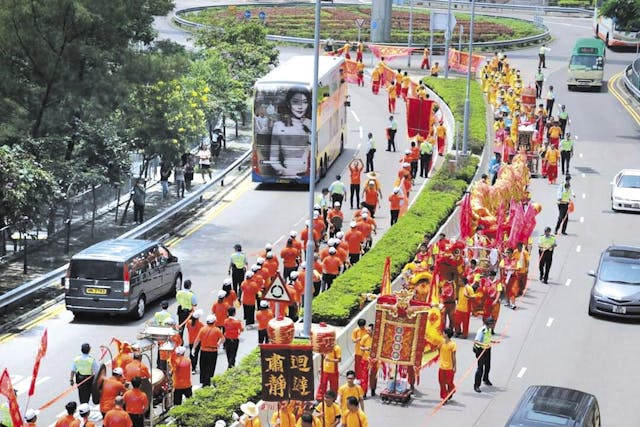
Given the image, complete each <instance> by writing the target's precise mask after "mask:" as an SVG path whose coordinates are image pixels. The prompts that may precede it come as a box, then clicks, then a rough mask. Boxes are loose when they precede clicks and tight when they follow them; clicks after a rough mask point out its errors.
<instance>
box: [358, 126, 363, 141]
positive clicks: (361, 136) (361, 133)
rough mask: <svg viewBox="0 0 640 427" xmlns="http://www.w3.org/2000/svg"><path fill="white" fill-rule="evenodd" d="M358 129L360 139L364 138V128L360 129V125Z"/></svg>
mask: <svg viewBox="0 0 640 427" xmlns="http://www.w3.org/2000/svg"><path fill="white" fill-rule="evenodd" d="M359 131H360V139H362V138H364V130H362V126H360V128H359Z"/></svg>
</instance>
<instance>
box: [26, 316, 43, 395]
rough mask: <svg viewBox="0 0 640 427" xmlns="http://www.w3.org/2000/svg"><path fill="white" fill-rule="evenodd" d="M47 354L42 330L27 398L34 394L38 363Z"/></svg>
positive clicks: (38, 369)
mask: <svg viewBox="0 0 640 427" xmlns="http://www.w3.org/2000/svg"><path fill="white" fill-rule="evenodd" d="M45 354H47V330H46V329H45V330H44V333H43V334H42V338H41V339H40V347H38V354H37V355H36V362H35V363H34V364H33V372H32V374H31V385H30V386H29V393H28V395H29V397H31V396H33V395H34V393H35V392H36V378H38V371H40V361H41V360H42V358H43V357H44V355H45Z"/></svg>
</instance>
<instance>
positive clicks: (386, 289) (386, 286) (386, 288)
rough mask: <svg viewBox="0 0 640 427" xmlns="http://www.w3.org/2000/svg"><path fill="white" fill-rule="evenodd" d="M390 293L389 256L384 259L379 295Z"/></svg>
mask: <svg viewBox="0 0 640 427" xmlns="http://www.w3.org/2000/svg"><path fill="white" fill-rule="evenodd" d="M390 294H391V257H390V256H388V257H387V259H385V260H384V270H383V271H382V281H381V282H380V295H390Z"/></svg>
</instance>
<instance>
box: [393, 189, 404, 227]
mask: <svg viewBox="0 0 640 427" xmlns="http://www.w3.org/2000/svg"><path fill="white" fill-rule="evenodd" d="M403 201H404V196H403V195H402V194H400V188H399V187H395V188H394V189H393V193H392V194H391V195H390V196H389V209H390V212H391V225H393V224H395V223H396V222H398V216H399V215H400V205H402V202H403Z"/></svg>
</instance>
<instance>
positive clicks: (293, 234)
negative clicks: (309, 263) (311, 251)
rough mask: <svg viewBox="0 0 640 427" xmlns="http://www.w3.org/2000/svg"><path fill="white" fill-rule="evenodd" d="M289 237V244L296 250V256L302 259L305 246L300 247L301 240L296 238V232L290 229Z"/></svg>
mask: <svg viewBox="0 0 640 427" xmlns="http://www.w3.org/2000/svg"><path fill="white" fill-rule="evenodd" d="M289 237H290V238H291V244H292V245H293V247H294V248H296V250H297V251H298V258H300V259H302V253H303V252H304V251H305V248H303V247H302V242H301V241H300V240H298V239H296V237H298V232H297V231H295V230H291V231H290V232H289Z"/></svg>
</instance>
